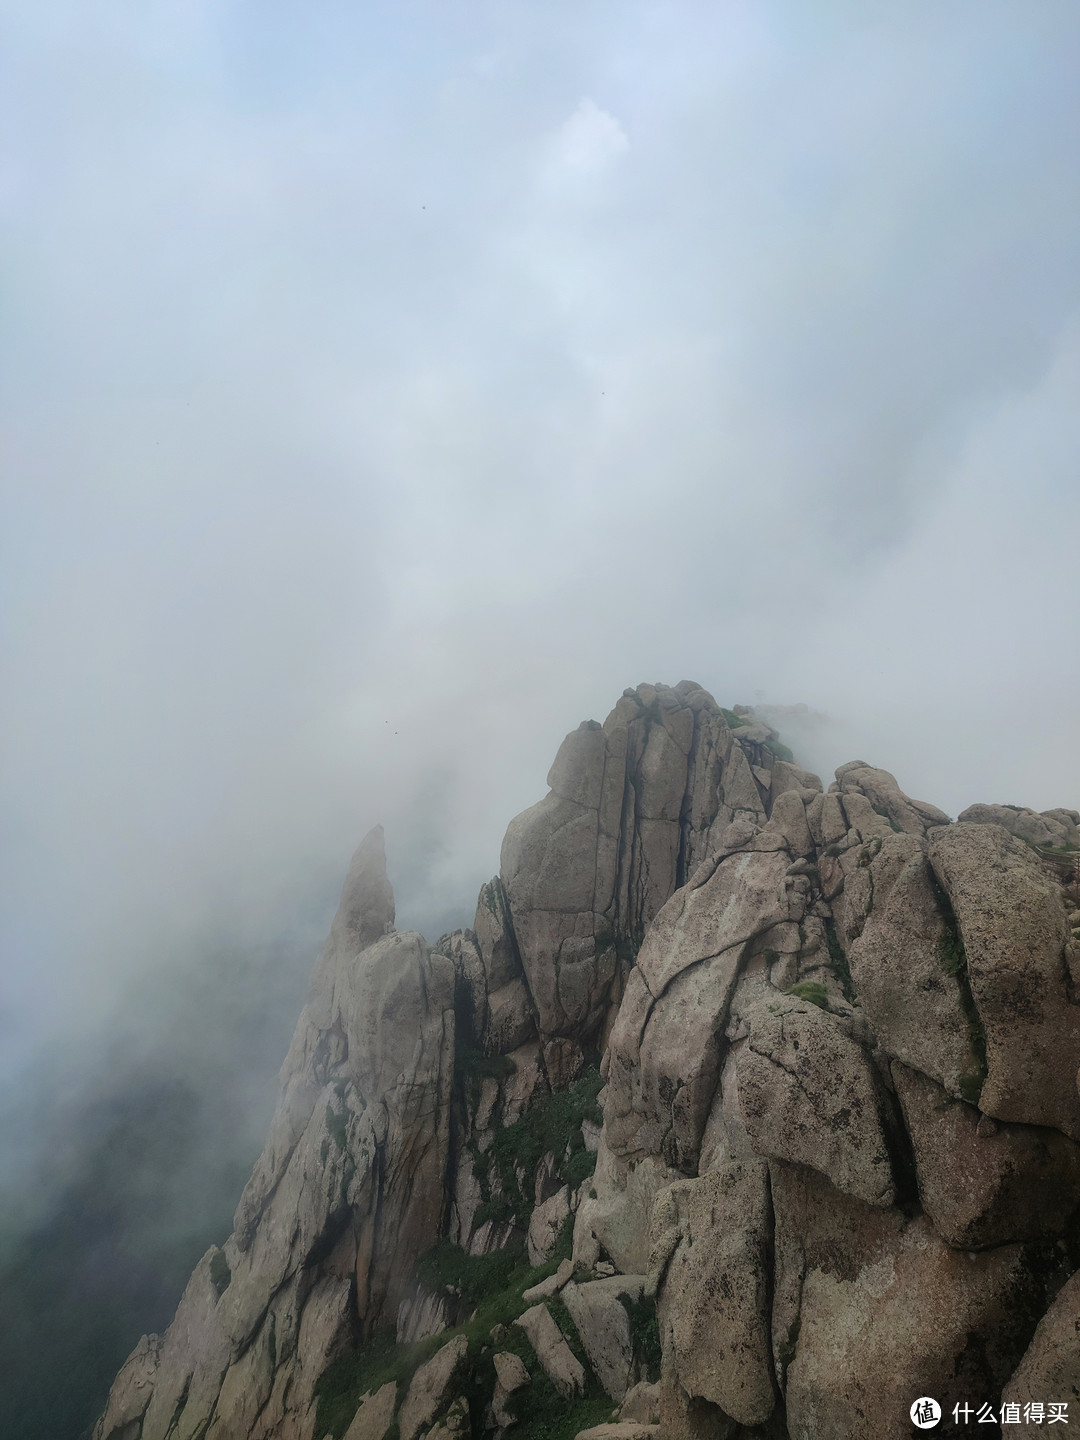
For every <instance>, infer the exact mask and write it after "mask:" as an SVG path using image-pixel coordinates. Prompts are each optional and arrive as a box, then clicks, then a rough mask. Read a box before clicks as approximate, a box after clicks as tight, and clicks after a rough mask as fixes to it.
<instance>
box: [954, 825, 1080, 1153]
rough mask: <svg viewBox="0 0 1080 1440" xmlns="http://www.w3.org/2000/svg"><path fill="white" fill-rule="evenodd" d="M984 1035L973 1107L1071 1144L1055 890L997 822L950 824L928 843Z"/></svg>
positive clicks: (1079, 1121)
mask: <svg viewBox="0 0 1080 1440" xmlns="http://www.w3.org/2000/svg"><path fill="white" fill-rule="evenodd" d="M930 862H931V864H932V865H933V867H934V871H935V873H936V874H937V877H938V879H939V880H940V882H941V884H942V885H943V886H944V888H945V890H946V891H947V892H948V895H949V899H950V901H951V902H952V907H953V910H954V912H955V915H956V921H957V924H958V926H959V929H960V935H961V937H962V939H963V943H964V950H965V952H966V955H967V977H968V982H969V984H970V986H971V993H972V996H973V997H974V1001H975V1004H976V1006H977V1007H978V1012H979V1017H980V1019H981V1021H982V1024H983V1027H984V1028H985V1032H986V1065H987V1075H986V1083H985V1084H984V1086H983V1088H982V1093H981V1095H980V1096H979V1101H978V1103H979V1108H980V1109H981V1110H982V1111H983V1112H984V1114H987V1115H993V1116H994V1117H995V1118H996V1119H998V1120H1017V1121H1021V1122H1023V1123H1025V1124H1029V1125H1052V1126H1054V1127H1055V1128H1056V1129H1059V1130H1063V1131H1064V1132H1065V1134H1066V1135H1070V1136H1071V1137H1072V1138H1073V1139H1074V1140H1076V1139H1080V1094H1078V1092H1077V1087H1076V1083H1075V1076H1076V1072H1077V1068H1078V1066H1080V1005H1076V1004H1074V1003H1072V1001H1071V999H1070V995H1069V983H1068V975H1069V971H1068V962H1067V958H1066V946H1067V944H1068V942H1069V930H1068V925H1067V923H1066V917H1065V907H1064V905H1063V903H1062V899H1061V891H1060V887H1059V886H1057V885H1056V884H1055V883H1054V882H1053V881H1052V880H1050V879H1049V878H1048V877H1047V876H1045V875H1044V874H1043V872H1042V870H1041V868H1040V865H1039V862H1038V861H1037V860H1036V858H1035V857H1034V856H1033V855H1032V853H1031V851H1030V850H1029V849H1028V847H1027V846H1026V845H1024V843H1023V842H1022V841H1020V840H1017V839H1015V838H1014V837H1013V836H1012V835H1010V834H1009V832H1008V831H1007V830H1004V829H1002V828H1001V826H999V825H973V824H969V823H964V824H956V825H950V826H948V827H947V828H945V829H940V830H935V831H934V832H933V834H932V836H931V839H930Z"/></svg>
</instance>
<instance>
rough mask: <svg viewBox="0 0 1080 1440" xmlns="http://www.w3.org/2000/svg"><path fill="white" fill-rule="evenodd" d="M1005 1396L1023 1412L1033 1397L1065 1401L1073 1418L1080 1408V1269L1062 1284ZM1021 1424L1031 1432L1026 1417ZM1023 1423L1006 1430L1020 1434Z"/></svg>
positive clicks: (1006, 1427)
mask: <svg viewBox="0 0 1080 1440" xmlns="http://www.w3.org/2000/svg"><path fill="white" fill-rule="evenodd" d="M1001 1398H1002V1400H1003V1401H1011V1402H1012V1403H1013V1404H1016V1405H1019V1406H1020V1407H1021V1415H1022V1414H1023V1407H1025V1406H1027V1405H1030V1404H1031V1402H1032V1401H1035V1402H1037V1403H1038V1404H1042V1405H1044V1406H1046V1405H1047V1402H1049V1401H1056V1402H1057V1403H1058V1404H1059V1405H1060V1404H1064V1406H1065V1414H1066V1416H1069V1415H1070V1414H1071V1416H1072V1417H1073V1418H1075V1416H1076V1414H1077V1411H1078V1410H1080V1271H1078V1272H1077V1273H1076V1274H1075V1275H1073V1276H1072V1278H1071V1279H1070V1280H1068V1281H1067V1282H1066V1283H1065V1285H1063V1286H1062V1288H1061V1289H1060V1290H1059V1291H1058V1293H1057V1296H1056V1297H1055V1299H1054V1301H1053V1303H1052V1304H1051V1306H1050V1308H1049V1309H1048V1310H1047V1312H1046V1314H1045V1315H1044V1316H1043V1318H1042V1319H1041V1320H1040V1321H1039V1324H1038V1328H1037V1329H1036V1331H1035V1334H1034V1336H1033V1338H1032V1341H1031V1344H1030V1345H1029V1346H1028V1348H1027V1350H1026V1351H1025V1352H1024V1358H1023V1359H1022V1360H1021V1361H1020V1364H1019V1365H1018V1366H1017V1367H1016V1370H1015V1372H1014V1373H1013V1374H1012V1375H1011V1376H1010V1377H1009V1380H1008V1381H1007V1383H1006V1385H1005V1387H1004V1389H1003V1390H1002V1393H1001ZM1066 1423H1068V1421H1067V1420H1066ZM1021 1424H1023V1433H1027V1429H1028V1426H1027V1423H1026V1421H1022V1422H1021ZM1021 1424H1005V1425H1003V1426H1002V1433H1003V1434H1005V1435H1018V1434H1020V1433H1021Z"/></svg>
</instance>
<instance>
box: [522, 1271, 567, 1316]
mask: <svg viewBox="0 0 1080 1440" xmlns="http://www.w3.org/2000/svg"><path fill="white" fill-rule="evenodd" d="M573 1274H574V1262H573V1261H572V1260H560V1261H559V1268H558V1269H557V1270H556V1271H555V1274H554V1275H549V1276H548V1277H547V1279H546V1280H541V1281H540V1282H539V1283H538V1284H536V1285H530V1286H529V1288H528V1290H526V1291H524V1293H523V1294H522V1297H521V1298H522V1300H524V1301H525V1304H526V1305H535V1304H536V1303H537V1301H539V1300H550V1299H551V1297H552V1296H553V1295H557V1294H558V1293H559V1291H560V1290H561V1289H562V1288H563V1286H564V1285H565V1284H566V1283H567V1282H568V1281H569V1280H570V1279H571V1278H572V1277H573Z"/></svg>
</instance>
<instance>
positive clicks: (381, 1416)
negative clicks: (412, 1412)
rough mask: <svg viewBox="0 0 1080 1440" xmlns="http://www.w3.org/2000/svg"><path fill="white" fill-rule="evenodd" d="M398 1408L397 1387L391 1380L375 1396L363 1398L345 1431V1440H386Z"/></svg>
mask: <svg viewBox="0 0 1080 1440" xmlns="http://www.w3.org/2000/svg"><path fill="white" fill-rule="evenodd" d="M396 1407H397V1385H396V1384H395V1382H394V1381H393V1380H390V1381H388V1382H387V1383H386V1384H385V1385H382V1386H380V1388H379V1389H378V1390H376V1391H375V1392H374V1393H373V1394H371V1395H365V1396H364V1397H363V1399H362V1400H361V1401H360V1404H359V1405H358V1406H357V1409H356V1414H355V1415H354V1416H353V1418H352V1422H351V1424H350V1425H349V1428H348V1430H346V1431H345V1440H386V1434H387V1432H388V1430H389V1429H390V1426H391V1425H392V1424H393V1423H394V1410H395V1409H396Z"/></svg>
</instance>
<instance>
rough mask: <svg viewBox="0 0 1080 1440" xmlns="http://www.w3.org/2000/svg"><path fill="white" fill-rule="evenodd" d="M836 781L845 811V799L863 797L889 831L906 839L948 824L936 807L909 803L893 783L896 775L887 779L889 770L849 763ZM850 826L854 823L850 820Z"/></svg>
mask: <svg viewBox="0 0 1080 1440" xmlns="http://www.w3.org/2000/svg"><path fill="white" fill-rule="evenodd" d="M836 779H837V782H838V784H839V786H840V793H841V795H843V796H844V797H845V809H846V808H847V797H848V796H851V795H862V796H865V798H866V799H867V800H868V801H869V802H870V805H871V807H872V808H873V809H874V811H875V812H876V813H877V814H879V815H882V816H883V817H884V818H885V819H886V821H887V822H889V823H890V828H892V827H894V826H895V827H896V828H897V829H899V830H903V831H904V832H905V833H906V834H908V835H925V833H926V831H927V829H928V827H929V825H947V824H948V823H949V817H948V816H947V815H946V814H945V813H944V812H943V811H941V810H938V809H937V807H936V806H934V805H927V804H926V803H925V801H920V800H911V799H910V798H909V797H908V796H907V795H905V794H904V792H903V791H902V790H901V789H900V786H899V785H898V784H897V783H896V776H895V775H890V774H889V772H888V770H877V769H875V768H874V766H872V765H867V764H866V763H865V761H862V760H851V761H849V762H848V764H846V765H841V766H840V768H839V769H838V770H837V772H836ZM850 819H851V817H850V812H849V820H850ZM851 823H852V824H854V823H855V821H854V820H851Z"/></svg>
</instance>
